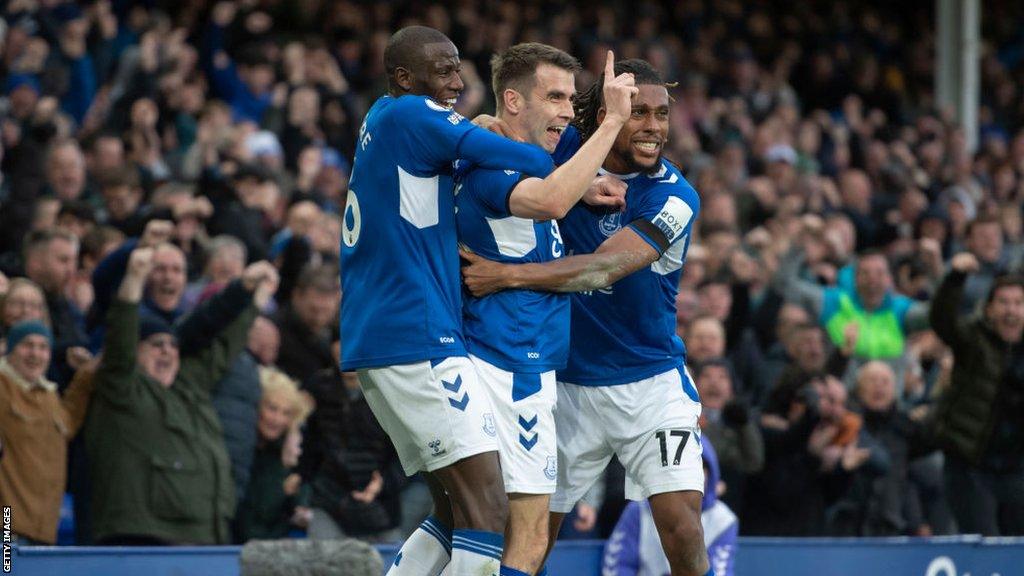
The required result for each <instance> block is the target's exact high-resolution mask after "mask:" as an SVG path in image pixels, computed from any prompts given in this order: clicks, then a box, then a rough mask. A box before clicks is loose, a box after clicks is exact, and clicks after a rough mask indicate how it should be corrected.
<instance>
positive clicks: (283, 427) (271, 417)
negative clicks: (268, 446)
mask: <svg viewBox="0 0 1024 576" xmlns="http://www.w3.org/2000/svg"><path fill="white" fill-rule="evenodd" d="M293 420H295V406H294V403H293V402H292V401H291V398H289V397H288V395H287V394H283V393H270V394H264V395H263V398H262V399H260V415H259V421H258V422H257V425H256V427H257V429H258V430H259V433H260V437H261V438H263V439H264V440H269V441H271V442H273V441H275V440H277V439H279V438H281V436H284V433H285V432H287V431H288V427H289V426H291V424H292V421H293Z"/></svg>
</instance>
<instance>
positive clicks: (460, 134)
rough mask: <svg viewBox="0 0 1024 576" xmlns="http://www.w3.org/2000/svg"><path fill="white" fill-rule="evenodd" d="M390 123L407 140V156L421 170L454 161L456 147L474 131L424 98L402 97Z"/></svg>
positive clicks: (396, 103)
mask: <svg viewBox="0 0 1024 576" xmlns="http://www.w3.org/2000/svg"><path fill="white" fill-rule="evenodd" d="M394 108H395V109H394V116H393V118H392V122H394V123H396V124H398V126H399V127H402V128H404V129H403V130H396V132H398V133H400V134H405V135H407V137H408V138H409V139H410V140H411V141H410V142H409V143H408V144H409V152H410V153H411V154H412V155H413V156H414V157H416V158H417V159H418V160H420V161H421V162H423V163H424V164H425V166H424V167H423V168H424V170H429V169H432V168H436V167H438V166H444V165H447V164H450V163H451V162H453V161H454V160H455V159H456V158H458V150H459V144H460V143H461V142H462V139H463V138H464V137H465V136H466V134H467V133H469V132H471V131H472V130H474V129H476V126H473V124H472V123H470V122H469V121H468V120H466V119H465V118H464V117H463V116H462V115H461V114H459V113H458V112H455V111H454V110H449V109H447V108H445V107H444V106H441V105H440V104H438V103H437V102H434V101H433V100H431V99H430V98H427V97H424V96H403V97H401V98H399V99H398V100H397V101H396V102H395V104H394Z"/></svg>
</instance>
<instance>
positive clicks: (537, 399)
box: [455, 163, 569, 494]
mask: <svg viewBox="0 0 1024 576" xmlns="http://www.w3.org/2000/svg"><path fill="white" fill-rule="evenodd" d="M460 164H461V163H460ZM523 178H525V176H523V174H522V173H520V172H517V171H515V170H487V169H483V168H479V167H472V166H466V167H465V169H463V166H461V165H460V166H459V169H458V170H457V176H456V180H457V185H456V198H455V204H456V207H457V214H456V221H457V224H458V233H459V242H460V243H462V244H463V245H464V246H465V247H467V248H469V249H470V250H471V251H473V252H474V253H476V254H478V255H480V256H482V257H484V258H487V259H489V260H494V261H498V262H505V263H514V264H519V263H542V262H549V261H551V260H554V259H557V258H559V257H561V256H562V255H563V254H564V248H563V246H562V238H561V234H560V233H559V230H558V223H557V222H555V221H554V220H550V221H534V220H531V219H529V218H520V217H518V216H514V215H513V214H512V213H511V210H510V208H509V206H510V198H511V195H512V191H513V190H514V189H515V187H516V186H517V185H518V184H519V182H521V181H522V180H523ZM463 310H464V319H463V320H464V328H465V335H466V346H467V348H468V349H469V353H470V358H471V359H472V361H473V364H474V365H475V366H476V367H477V372H478V375H479V377H480V380H481V384H482V387H483V388H484V389H485V390H487V391H488V392H489V393H490V395H491V402H492V404H493V406H494V413H495V418H496V420H497V423H498V431H499V432H498V444H499V447H500V454H501V467H502V474H503V476H504V480H505V488H506V490H507V491H508V492H514V493H524V494H550V493H552V492H554V490H555V480H556V474H557V458H556V451H555V426H554V414H553V410H554V404H555V372H554V371H555V369H557V368H561V367H564V366H565V362H566V358H567V356H568V353H569V332H568V331H569V297H568V295H565V294H554V293H549V292H535V291H532V290H506V291H503V292H498V293H495V294H491V295H489V296H485V297H483V298H475V297H473V296H471V295H467V296H466V298H465V302H464V305H463Z"/></svg>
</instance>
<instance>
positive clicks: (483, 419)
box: [357, 356, 498, 476]
mask: <svg viewBox="0 0 1024 576" xmlns="http://www.w3.org/2000/svg"><path fill="white" fill-rule="evenodd" d="M357 374H358V375H359V385H360V387H361V388H362V389H363V395H364V396H365V397H366V402H367V403H368V404H369V405H370V409H371V410H373V414H374V415H375V416H376V417H377V421H378V422H380V425H381V427H383V428H384V431H385V432H387V434H388V436H390V437H391V442H392V443H394V445H395V450H396V451H397V452H398V459H399V461H400V462H401V463H402V468H403V469H404V470H405V473H406V474H407V475H409V476H412V475H413V474H415V473H417V472H420V471H427V472H433V471H434V470H437V469H439V468H444V467H445V466H449V465H451V464H454V463H455V462H458V461H459V460H462V459H463V458H468V457H470V456H474V455H476V454H482V453H484V452H493V451H497V450H498V440H497V432H498V431H497V426H496V424H495V419H494V410H493V409H492V408H491V399H490V395H489V394H487V393H486V392H485V391H484V389H483V388H481V386H480V380H479V379H478V378H477V373H476V368H474V367H473V364H472V362H470V360H469V358H468V357H465V356H452V357H449V358H444V359H441V360H431V361H425V362H414V363H411V364H400V365H397V366H386V367H383V368H369V369H361V370H357Z"/></svg>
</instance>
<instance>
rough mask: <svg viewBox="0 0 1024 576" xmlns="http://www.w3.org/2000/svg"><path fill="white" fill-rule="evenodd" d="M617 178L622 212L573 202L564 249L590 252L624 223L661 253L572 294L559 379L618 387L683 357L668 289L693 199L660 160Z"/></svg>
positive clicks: (674, 284)
mask: <svg viewBox="0 0 1024 576" xmlns="http://www.w3.org/2000/svg"><path fill="white" fill-rule="evenodd" d="M619 178H621V179H622V180H623V181H624V182H626V184H627V190H626V210H625V211H624V212H606V211H599V210H595V209H593V208H591V207H588V206H586V205H585V204H583V203H580V204H577V205H576V207H574V208H573V209H572V210H571V211H569V214H567V215H566V217H565V219H564V220H563V221H562V223H561V231H562V237H563V238H564V240H565V246H566V248H567V249H568V251H569V253H570V254H589V253H592V252H594V251H595V250H597V248H598V246H600V245H601V243H603V242H604V241H605V240H607V239H608V238H610V237H611V236H613V235H615V233H616V232H618V231H619V230H621V229H622V227H623V226H630V227H631V228H632V229H633V230H634V231H635V232H636V233H637V234H639V235H640V236H641V237H642V238H643V239H644V240H646V241H647V242H648V243H649V244H650V245H651V246H653V247H654V248H655V250H657V251H658V253H659V254H661V258H660V259H659V260H658V261H656V262H654V263H653V264H651V265H650V266H649V267H647V268H645V269H642V270H639V271H637V272H635V273H633V274H630V275H629V276H626V277H625V278H622V279H621V280H619V281H618V282H616V283H615V284H613V285H611V286H608V287H606V288H602V289H600V290H594V291H592V292H580V293H575V294H573V295H572V298H571V300H572V322H571V329H570V334H571V343H570V347H569V362H568V365H567V366H566V367H565V369H564V370H560V371H559V372H558V379H559V380H560V381H563V382H571V383H573V384H581V385H589V386H607V385H615V384H626V383H629V382H636V381H638V380H643V379H644V378H649V377H651V376H654V375H656V374H660V373H662V372H666V371H668V370H671V369H673V368H678V367H680V366H682V365H683V363H684V362H685V358H686V349H685V347H684V346H683V341H682V340H681V339H680V338H679V337H678V336H677V335H676V292H677V290H678V287H679V277H680V275H681V274H682V268H683V262H684V261H685V260H686V251H687V249H688V248H689V245H690V233H691V230H692V228H693V222H694V221H695V220H696V218H697V214H698V212H699V211H700V198H699V197H698V196H697V192H696V190H694V189H693V187H692V186H690V184H689V183H688V182H687V181H686V179H685V178H683V176H682V174H681V173H680V172H679V170H677V169H676V168H675V167H674V166H672V165H671V164H669V163H668V162H666V161H664V160H663V161H662V163H661V167H660V168H659V169H658V170H657V171H656V172H654V173H650V174H632V175H629V176H619Z"/></svg>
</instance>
